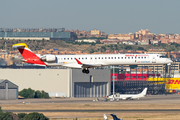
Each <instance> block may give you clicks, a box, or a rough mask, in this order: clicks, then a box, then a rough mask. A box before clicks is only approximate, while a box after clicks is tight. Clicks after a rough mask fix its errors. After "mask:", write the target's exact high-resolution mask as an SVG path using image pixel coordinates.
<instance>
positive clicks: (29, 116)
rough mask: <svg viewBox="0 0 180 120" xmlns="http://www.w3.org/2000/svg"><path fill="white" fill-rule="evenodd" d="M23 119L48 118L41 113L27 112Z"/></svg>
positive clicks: (44, 119)
mask: <svg viewBox="0 0 180 120" xmlns="http://www.w3.org/2000/svg"><path fill="white" fill-rule="evenodd" d="M24 120H49V118H47V117H45V116H44V115H43V114H42V113H37V112H34V113H29V114H28V115H26V116H25V117H24Z"/></svg>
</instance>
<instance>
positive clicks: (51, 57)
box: [40, 55, 56, 62]
mask: <svg viewBox="0 0 180 120" xmlns="http://www.w3.org/2000/svg"><path fill="white" fill-rule="evenodd" d="M40 59H41V60H42V61H47V62H53V61H56V56H55V55H44V56H42V57H41V58H40Z"/></svg>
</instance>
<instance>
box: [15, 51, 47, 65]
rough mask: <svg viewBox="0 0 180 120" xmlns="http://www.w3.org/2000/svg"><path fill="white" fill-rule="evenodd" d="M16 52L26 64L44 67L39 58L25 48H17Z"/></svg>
mask: <svg viewBox="0 0 180 120" xmlns="http://www.w3.org/2000/svg"><path fill="white" fill-rule="evenodd" d="M18 50H19V52H20V53H21V55H22V57H23V58H24V60H25V62H26V63H31V64H39V65H46V64H45V63H44V62H43V61H41V60H40V58H39V57H38V56H37V55H36V54H34V53H33V52H31V51H30V50H27V49H25V48H24V49H23V48H18Z"/></svg>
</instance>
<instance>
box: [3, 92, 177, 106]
mask: <svg viewBox="0 0 180 120" xmlns="http://www.w3.org/2000/svg"><path fill="white" fill-rule="evenodd" d="M95 99H96V98H54V99H17V100H0V105H1V104H52V103H59V104H159V103H160V104H163V103H164V104H179V103H180V95H179V94H176V95H148V96H146V97H144V98H141V99H139V100H120V101H119V102H110V101H107V102H105V101H104V98H99V101H98V102H97V101H96V102H95V101H93V100H95Z"/></svg>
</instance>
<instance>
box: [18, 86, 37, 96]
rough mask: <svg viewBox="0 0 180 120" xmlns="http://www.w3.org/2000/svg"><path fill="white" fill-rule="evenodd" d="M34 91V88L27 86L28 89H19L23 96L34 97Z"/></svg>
mask: <svg viewBox="0 0 180 120" xmlns="http://www.w3.org/2000/svg"><path fill="white" fill-rule="evenodd" d="M34 93H35V91H34V90H32V89H31V88H28V89H23V90H22V91H20V92H19V95H20V96H22V97H24V98H34Z"/></svg>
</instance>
